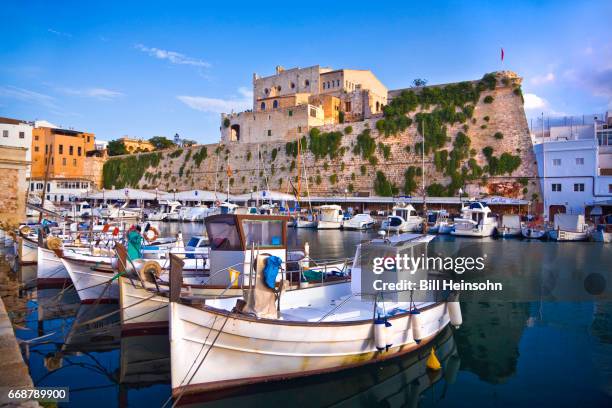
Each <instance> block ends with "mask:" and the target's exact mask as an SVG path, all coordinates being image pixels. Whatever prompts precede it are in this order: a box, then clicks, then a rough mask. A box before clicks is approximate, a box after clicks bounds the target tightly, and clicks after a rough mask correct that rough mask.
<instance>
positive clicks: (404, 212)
mask: <svg viewBox="0 0 612 408" xmlns="http://www.w3.org/2000/svg"><path fill="white" fill-rule="evenodd" d="M422 227H423V218H422V217H420V216H418V215H417V212H416V210H415V209H414V207H413V206H412V205H411V204H406V205H403V204H401V205H396V206H394V207H393V211H392V213H391V215H389V216H387V219H386V220H384V221H383V222H382V224H381V226H380V229H381V230H382V231H387V232H389V231H391V232H414V231H420V230H421V228H422Z"/></svg>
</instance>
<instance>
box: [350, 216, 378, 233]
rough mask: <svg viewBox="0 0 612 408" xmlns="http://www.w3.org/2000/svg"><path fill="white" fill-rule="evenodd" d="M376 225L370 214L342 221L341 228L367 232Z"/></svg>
mask: <svg viewBox="0 0 612 408" xmlns="http://www.w3.org/2000/svg"><path fill="white" fill-rule="evenodd" d="M374 225H376V221H375V220H374V218H372V216H371V215H370V214H356V215H355V216H353V217H352V218H350V219H348V220H346V221H344V224H343V226H342V228H344V229H348V230H367V229H370V228H372V227H374Z"/></svg>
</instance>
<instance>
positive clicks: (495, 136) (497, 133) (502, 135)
mask: <svg viewBox="0 0 612 408" xmlns="http://www.w3.org/2000/svg"><path fill="white" fill-rule="evenodd" d="M493 137H494V138H496V139H503V138H504V134H503V133H502V132H496V133H495V134H494V135H493Z"/></svg>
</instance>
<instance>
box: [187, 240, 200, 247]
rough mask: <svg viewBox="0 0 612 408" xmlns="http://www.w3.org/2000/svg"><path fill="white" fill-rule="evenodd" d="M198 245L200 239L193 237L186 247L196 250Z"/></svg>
mask: <svg viewBox="0 0 612 408" xmlns="http://www.w3.org/2000/svg"><path fill="white" fill-rule="evenodd" d="M196 245H198V239H197V238H196V237H192V238H191V239H190V240H189V242H187V245H186V246H188V247H192V248H195V247H196Z"/></svg>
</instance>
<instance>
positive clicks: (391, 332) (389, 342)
mask: <svg viewBox="0 0 612 408" xmlns="http://www.w3.org/2000/svg"><path fill="white" fill-rule="evenodd" d="M385 332H386V333H385V339H386V340H387V342H386V344H385V346H386V349H387V350H389V348H390V347H391V346H393V338H394V337H395V330H394V329H393V325H392V324H391V322H390V321H388V320H387V319H385Z"/></svg>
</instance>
